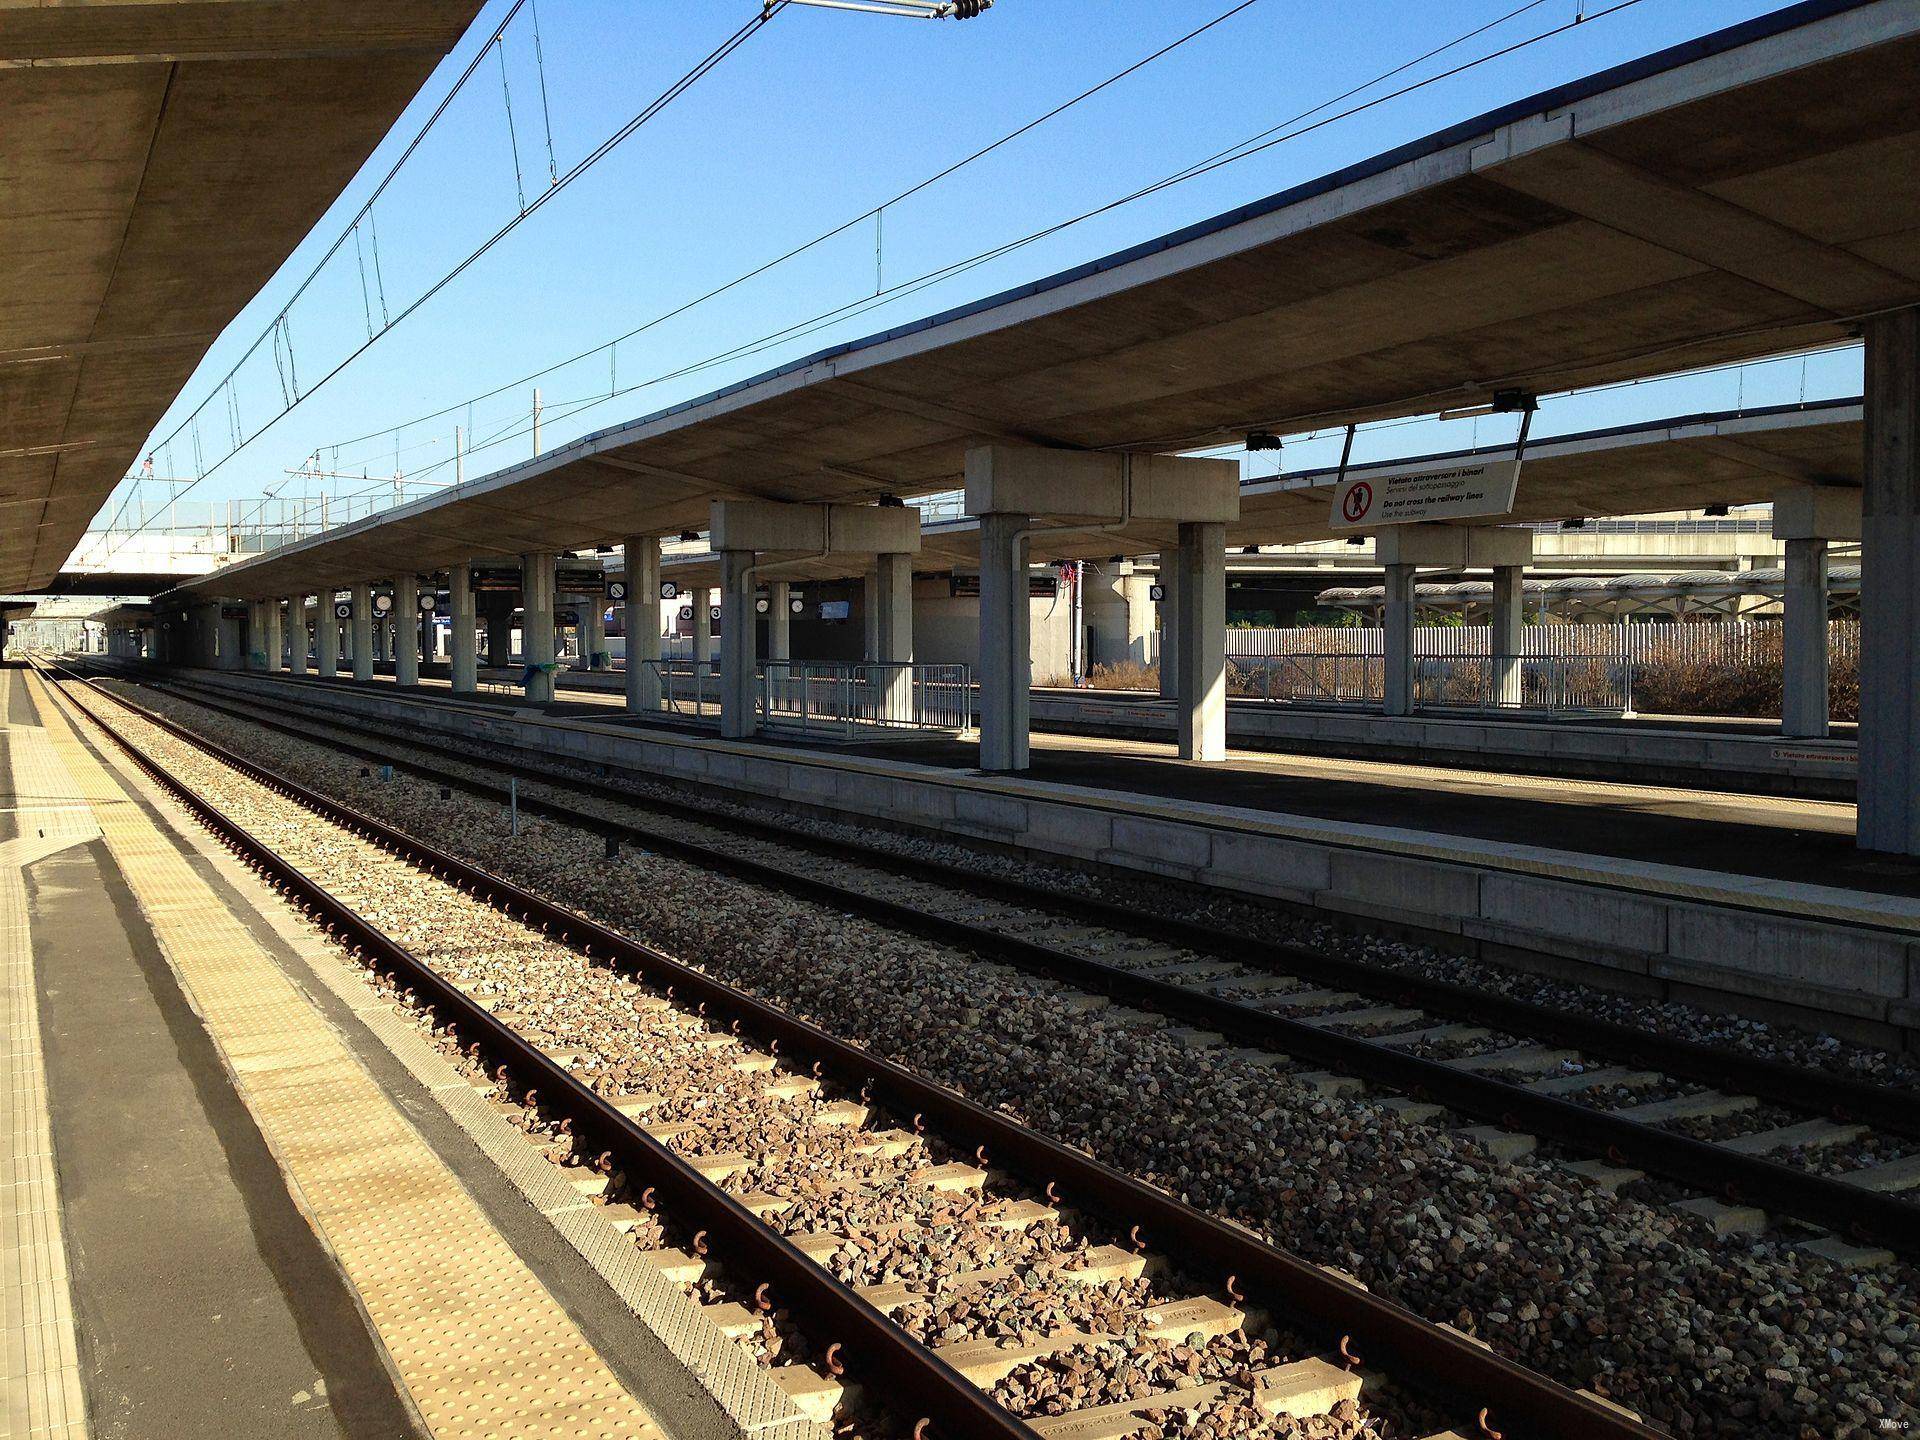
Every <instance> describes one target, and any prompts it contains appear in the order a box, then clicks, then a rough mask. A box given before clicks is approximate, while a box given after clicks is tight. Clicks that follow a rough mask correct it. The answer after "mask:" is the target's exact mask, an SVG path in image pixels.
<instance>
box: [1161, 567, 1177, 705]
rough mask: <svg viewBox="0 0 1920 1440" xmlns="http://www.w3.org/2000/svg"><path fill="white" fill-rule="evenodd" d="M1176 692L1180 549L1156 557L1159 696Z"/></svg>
mask: <svg viewBox="0 0 1920 1440" xmlns="http://www.w3.org/2000/svg"><path fill="white" fill-rule="evenodd" d="M1179 696H1180V552H1179V551H1177V550H1169V551H1167V552H1166V553H1165V554H1163V555H1162V556H1161V557H1160V698H1161V699H1163V700H1176V699H1178V698H1179Z"/></svg>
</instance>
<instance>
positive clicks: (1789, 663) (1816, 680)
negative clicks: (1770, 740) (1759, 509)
mask: <svg viewBox="0 0 1920 1440" xmlns="http://www.w3.org/2000/svg"><path fill="white" fill-rule="evenodd" d="M1783 608H1784V623H1783V624H1782V627H1781V628H1782V630H1783V632H1784V634H1783V636H1782V639H1783V650H1784V654H1783V657H1782V658H1783V662H1784V663H1783V673H1782V674H1781V677H1780V679H1781V687H1780V732H1781V733H1782V734H1783V735H1791V736H1794V737H1795V738H1797V739H1802V740H1821V739H1825V738H1826V734H1827V718H1828V717H1827V542H1826V541H1825V540H1789V541H1787V585H1786V594H1785V597H1784V605H1783Z"/></svg>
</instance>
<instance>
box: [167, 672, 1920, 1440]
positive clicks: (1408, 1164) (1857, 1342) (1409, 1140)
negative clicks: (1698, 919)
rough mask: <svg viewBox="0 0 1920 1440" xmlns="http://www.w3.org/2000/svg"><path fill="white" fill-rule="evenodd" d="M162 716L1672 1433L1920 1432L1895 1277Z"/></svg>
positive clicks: (845, 925) (565, 838)
mask: <svg viewBox="0 0 1920 1440" xmlns="http://www.w3.org/2000/svg"><path fill="white" fill-rule="evenodd" d="M176 705H177V702H174V704H171V705H168V706H167V707H166V708H170V709H171V708H175V706H176ZM178 713H180V716H181V718H183V719H189V718H190V719H192V720H193V721H194V723H195V724H196V726H197V727H198V728H203V729H204V730H205V731H206V732H207V733H209V734H211V735H213V736H214V737H215V738H221V739H225V740H228V741H231V742H234V743H235V744H236V746H237V747H238V748H242V749H245V750H246V751H247V752H248V753H251V754H255V755H259V756H260V757H261V758H262V759H263V760H265V761H266V762H267V763H270V764H272V765H275V766H276V767H278V768H282V769H285V770H287V771H289V772H290V773H292V774H294V775H296V776H298V777H300V778H302V779H305V780H307V781H309V782H310V783H315V784H317V785H319V786H320V787H321V788H323V789H327V790H330V791H332V792H333V793H336V794H340V795H342V796H343V797H344V798H347V799H349V800H350V801H351V802H352V803H354V804H356V805H359V806H361V807H363V808H366V809H368V810H370V811H372V812H374V813H377V814H380V815H382V816H383V818H388V819H390V820H392V821H394V822H395V823H400V824H403V825H405V826H407V827H408V828H412V829H414V830H416V831H417V832H418V833H422V834H428V835H432V836H433V837H435V839H436V840H437V841H438V842H439V843H442V844H448V845H451V846H452V847H453V848H456V849H458V850H460V851H461V852H462V853H464V854H466V855H468V856H469V857H470V858H472V859H474V860H475V861H476V862H477V863H480V864H482V865H485V866H487V867H488V868H490V869H493V870H495V871H496V872H497V873H501V874H504V875H506V876H508V877H509V878H512V879H514V880H516V881H518V882H520V883H522V884H527V885H529V886H532V887H534V888H539V889H543V890H546V891H547V892H548V893H555V894H562V895H564V896H566V897H567V899H568V900H569V902H570V903H573V904H575V905H577V906H579V907H581V908H582V909H583V910H585V911H586V912H588V913H591V914H594V915H596V916H597V917H598V918H601V919H603V920H605V921H607V922H608V923H612V924H615V925H617V926H619V927H620V928H623V929H625V930H627V931H628V932H629V933H632V934H635V935H637V936H640V937H642V938H644V939H646V940H647V941H649V942H650V943H653V944H656V945H659V946H661V947H662V948H664V949H667V950H669V951H671V952H673V953H675V954H677V955H679V956H680V957H681V958H683V959H686V960H688V961H690V962H692V963H698V964H700V965H702V966H703V967H705V968H706V969H708V970H709V971H710V972H712V973H714V974H716V975H718V976H720V977H722V978H725V979H727V980H730V981H732V982H734V983H737V984H740V985H742V986H743V988H747V989H750V990H752V991H754V992H756V993H758V994H761V995H762V996H764V997H766V998H768V999H769V1000H772V1001H774V1002H775V1003H779V1004H782V1005H784V1006H786V1007H787V1008H789V1009H791V1010H794V1011H795V1012H797V1013H800V1014H803V1015H805V1016H807V1017H808V1018H810V1019H813V1020H815V1021H816V1022H817V1023H821V1024H824V1025H826V1026H828V1027H829V1028H831V1029H833V1030H835V1031H836V1033H839V1034H841V1035H842V1036H844V1037H846V1038H848V1039H851V1040H853V1041H855V1042H856V1043H860V1044H863V1045H866V1046H868V1047H870V1048H872V1049H874V1050H875V1051H876V1052H878V1053H882V1054H885V1055H888V1056H889V1057H891V1058H894V1059H897V1060H899V1061H901V1062H903V1063H907V1064H910V1065H912V1066H914V1067H915V1068H916V1069H918V1070H920V1071H922V1072H923V1073H925V1074H928V1075H929V1076H930V1077H932V1078H935V1079H938V1080H941V1081H943V1082H944V1083H947V1084H950V1085H953V1086H955V1087H956V1088H958V1089H961V1090H963V1091H965V1092H966V1093H968V1094H970V1095H972V1096H973V1097H974V1098H975V1099H977V1100H980V1101H981V1102H982V1103H986V1104H989V1105H996V1106H999V1107H1001V1108H1003V1109H1005V1110H1007V1111H1008V1112H1010V1113H1013V1114H1016V1115H1019V1116H1021V1117H1022V1118H1024V1119H1026V1120H1028V1121H1029V1122H1030V1123H1033V1124H1035V1125H1036V1126H1038V1127H1039V1128H1041V1129H1043V1130H1046V1131H1048V1132H1050V1133H1053V1134H1055V1135H1057V1136H1059V1137H1061V1138H1062V1139H1064V1140H1066V1141H1068V1142H1069V1143H1073V1144H1077V1145H1080V1146H1082V1147H1084V1148H1086V1149H1088V1150H1090V1151H1091V1152H1092V1153H1094V1154H1096V1155H1098V1156H1099V1157H1100V1158H1102V1159H1104V1160H1106V1161H1108V1162H1109V1163H1111V1164H1115V1165H1118V1166H1120V1167H1122V1168H1125V1169H1129V1170H1131V1171H1133V1172H1134V1173H1136V1174H1139V1175H1141V1176H1143V1177H1144V1178H1147V1179H1149V1180H1152V1181H1155V1182H1156V1183H1160V1184H1163V1185H1165V1186H1166V1187H1167V1188H1169V1189H1172V1190H1174V1191H1175V1192H1176V1193H1180V1194H1182V1195H1183V1196H1184V1197H1185V1198H1187V1199H1188V1200H1189V1201H1191V1202H1192V1203H1195V1204H1199V1205H1202V1206H1205V1207H1207V1208H1210V1209H1213V1210H1214V1211H1216V1212H1217V1213H1220V1214H1223V1215H1226V1216H1229V1217H1230V1218H1233V1219H1236V1220H1239V1221H1240V1222H1241V1223H1244V1224H1247V1225H1249V1226H1251V1227H1252V1228H1254V1229H1256V1230H1258V1231H1261V1232H1263V1233H1266V1234H1269V1235H1271V1236H1273V1237H1274V1238H1275V1239H1276V1240H1277V1241H1279V1242H1280V1243H1282V1244H1285V1245H1287V1246H1289V1247H1291V1248H1293V1249H1295V1250H1298V1251H1300V1252H1302V1253H1304V1254H1306V1255H1307V1256H1309V1257H1310V1258H1312V1259H1315V1260H1318V1261H1320V1262H1322V1263H1326V1264H1331V1265H1335V1266H1338V1267H1339V1268H1342V1269H1345V1270H1347V1271H1349V1272H1351V1273H1353V1274H1355V1275H1357V1276H1359V1277H1360V1278H1361V1279H1362V1280H1363V1281H1365V1282H1366V1283H1367V1284H1368V1285H1369V1286H1370V1287H1372V1288H1373V1289H1374V1290H1375V1291H1377V1292H1379V1293H1382V1294H1385V1295H1388V1296H1390V1297H1392V1298H1394V1299H1396V1300H1399V1301H1400V1302H1401V1303H1404V1304H1407V1305H1410V1306H1412V1307H1413V1308H1415V1309H1417V1310H1420V1311H1422V1312H1423V1313H1426V1314H1428V1315H1430V1316H1432V1317H1433V1318H1435V1319H1441V1320H1446V1321H1449V1322H1450V1323H1454V1324H1456V1325H1458V1326H1459V1327H1460V1328H1461V1329H1463V1330H1465V1331H1467V1332H1468V1333H1471V1334H1475V1335H1478V1336H1480V1337H1482V1338H1484V1339H1486V1340H1487V1341H1488V1342H1489V1343H1491V1344H1493V1345H1494V1346H1495V1347H1496V1348H1497V1349H1499V1350H1501V1351H1502V1352H1504V1353H1507V1354H1510V1355H1514V1356H1516V1357H1518V1358H1520V1359H1521V1360H1523V1361H1524V1362H1525V1363H1529V1364H1532V1365H1535V1366H1537V1367H1539V1368H1542V1369H1544V1370H1547V1371H1549V1372H1550V1373H1554V1374H1556V1375H1559V1376H1560V1377H1561V1378H1563V1379H1566V1380H1569V1381H1572V1382H1575V1383H1586V1384H1592V1385H1593V1386H1594V1387H1595V1388H1598V1389H1601V1390H1603V1391H1604V1392H1605V1393H1607V1394H1609V1395H1611V1396H1613V1397H1614V1398H1616V1399H1618V1400H1619V1401H1620V1402H1621V1403H1623V1404H1626V1405H1629V1406H1631V1407H1633V1408H1635V1409H1637V1410H1640V1411H1642V1412H1644V1413H1646V1414H1648V1415H1649V1416H1650V1417H1652V1418H1653V1419H1655V1420H1657V1421H1658V1422H1660V1423H1662V1424H1664V1425H1665V1426H1667V1427H1668V1428H1670V1429H1672V1430H1673V1431H1675V1432H1677V1433H1681V1434H1687V1435H1725V1436H1735V1435H1738V1436H1793V1437H1799V1436H1815V1435H1818V1436H1822V1437H1825V1436H1849V1437H1852V1436H1865V1435H1869V1434H1879V1433H1885V1430H1884V1429H1883V1428H1882V1426H1881V1423H1880V1422H1881V1421H1883V1420H1893V1421H1896V1422H1897V1421H1907V1420H1912V1419H1916V1418H1920V1410H1917V1409H1916V1407H1915V1404H1914V1400H1913V1395H1914V1385H1913V1381H1914V1375H1915V1370H1916V1367H1920V1328H1917V1327H1916V1321H1915V1313H1916V1307H1915V1294H1916V1289H1915V1283H1916V1279H1917V1278H1920V1277H1916V1274H1915V1272H1914V1270H1913V1268H1912V1267H1911V1266H1909V1265H1898V1266H1894V1267H1890V1268H1888V1269H1885V1270H1880V1271H1874V1272H1868V1273H1862V1274H1846V1273H1843V1272H1840V1271H1838V1270H1836V1269H1834V1268H1832V1267H1829V1266H1827V1265H1825V1264H1823V1263H1821V1262H1819V1261H1816V1260H1813V1259H1810V1258H1808V1257H1804V1256H1802V1255H1800V1254H1798V1253H1797V1252H1794V1251H1792V1250H1790V1249H1787V1248H1785V1247H1783V1246H1780V1245H1776V1244H1772V1243H1769V1242H1765V1241H1763V1242H1761V1243H1759V1244H1757V1245H1752V1246H1748V1245H1746V1244H1744V1243H1737V1244H1736V1243H1721V1242H1714V1241H1712V1240H1711V1239H1709V1238H1708V1237H1706V1236H1705V1234H1704V1227H1702V1226H1700V1225H1698V1224H1697V1223H1695V1222H1693V1221H1691V1220H1689V1219H1687V1218H1686V1217H1684V1216H1680V1215H1677V1214H1675V1213H1673V1212H1671V1211H1668V1210H1665V1209H1661V1208H1655V1207H1649V1206H1646V1205H1643V1204H1639V1203H1636V1202H1635V1201H1634V1200H1632V1199H1631V1198H1630V1197H1613V1196H1608V1195H1605V1194H1603V1193H1600V1192H1598V1191H1596V1190H1595V1189H1593V1188H1592V1187H1590V1186H1586V1185H1584V1184H1581V1183H1579V1182H1578V1181H1575V1180H1572V1179H1571V1178H1570V1177H1566V1176H1563V1175H1561V1174H1558V1173H1557V1172H1556V1171H1555V1170H1553V1169H1552V1168H1551V1167H1549V1166H1545V1165H1536V1164H1529V1163H1527V1162H1525V1161H1520V1162H1515V1163H1499V1162H1494V1161H1492V1160H1491V1159H1490V1158H1489V1157H1487V1156H1486V1155H1485V1154H1484V1153H1483V1152H1482V1151H1480V1150H1479V1149H1478V1147H1476V1146H1474V1145H1472V1144H1471V1143H1470V1142H1466V1141H1463V1140H1459V1139H1457V1138H1456V1137H1454V1136H1453V1135H1451V1134H1450V1133H1448V1132H1446V1131H1444V1130H1439V1129H1434V1128H1431V1127H1428V1126H1424V1125H1417V1124H1409V1123H1406V1122H1404V1121H1402V1120H1401V1119H1399V1117H1397V1116H1395V1115H1393V1114H1392V1113H1391V1112H1388V1111H1385V1110H1383V1109H1382V1108H1380V1107H1379V1106H1378V1105H1375V1104H1371V1103H1369V1102H1367V1101H1365V1100H1342V1099H1334V1098H1328V1097H1323V1096H1320V1095H1318V1094H1317V1093H1314V1092H1312V1091H1310V1090H1306V1089H1303V1088H1301V1087H1298V1086H1295V1085H1293V1084H1291V1083H1290V1082H1289V1081H1288V1080H1287V1079H1286V1078H1285V1077H1284V1076H1277V1075H1276V1074H1275V1073H1274V1071H1273V1070H1271V1069H1270V1068H1267V1067H1264V1066H1261V1065H1258V1064H1253V1063H1248V1062H1246V1061H1244V1060H1241V1059H1239V1058H1237V1057H1235V1056H1233V1055H1230V1054H1223V1053H1217V1052H1216V1053H1208V1052H1204V1051H1201V1052H1195V1051H1191V1050H1188V1049H1185V1048H1183V1047H1181V1046H1180V1045H1179V1044H1178V1043H1176V1042H1173V1041H1171V1040H1169V1039H1168V1038H1167V1037H1165V1036H1163V1035H1161V1034H1159V1033H1158V1032H1157V1029H1156V1028H1155V1027H1151V1026H1139V1025H1127V1024H1122V1023H1117V1020H1118V1016H1117V1015H1112V1014H1109V1013H1108V1012H1105V1011H1097V1010H1096V1011H1091V1012H1085V1013H1077V1014H1076V1013H1074V1012H1073V1011H1072V1010H1070V1009H1068V1008H1066V1007H1064V1006H1062V1005H1061V1004H1060V999H1061V996H1060V991H1059V987H1057V986H1053V985H1050V984H1048V983H1045V982H1042V981H1038V980H1036V979H1034V978H1033V977H1030V976H1025V975H1022V974H1019V973H1017V972H1012V971H1009V970H1006V969H1004V968H1002V967H998V966H994V965H991V964H989V963H987V962H983V961H980V960H977V959H974V958H972V957H969V956H964V955H959V954H956V953H954V952H952V951H948V950H944V949H942V948H941V947H938V946H934V945H930V944H927V943H925V942H921V941H917V940H913V939H911V938H907V937H902V936H900V935H898V934H897V933H894V932H889V931H887V930H885V929H884V928H883V927H879V926H876V925H873V924H871V923H869V922H864V921H861V920H859V919H856V918H854V917H850V916H846V915H841V914H837V913H834V912H831V911H828V910H824V909H821V908H820V907H814V906H807V905H804V904H801V903H799V902H795V901H792V900H790V899H787V898H785V897H782V896H778V895H774V894H770V893H769V892H767V891H764V890H758V889H755V888H753V887H751V886H745V885H741V884H737V883H735V882H731V881H728V880H726V879H724V878H723V877H718V876H715V875H713V874H710V873H705V872H702V871H700V870H698V869H697V868H696V867H693V866H690V865H685V864H682V863H681V862H677V861H674V860H672V859H669V858H667V857H664V856H658V855H637V854H632V853H629V854H628V855H627V856H626V859H625V862H624V864H622V865H621V866H618V867H614V866H608V865H606V864H605V862H604V861H603V860H602V859H601V855H600V842H599V840H598V837H595V836H592V835H587V834H584V833H582V832H578V831H574V830H571V829H570V828H567V827H560V826H548V825H541V824H538V823H536V824H533V825H523V834H522V836H521V837H520V839H519V840H518V841H510V840H509V839H508V838H507V837H506V835H505V830H504V826H503V825H502V824H501V823H500V817H499V811H498V807H497V806H492V805H487V804H482V803H480V802H477V801H473V800H468V799H465V798H462V797H460V796H458V795H456V796H454V797H453V798H451V799H449V800H444V801H443V800H439V799H438V798H437V795H436V793H435V791H434V790H433V788H432V787H428V786H424V785H418V784H413V783H411V782H408V781H406V780H405V778H404V777H401V778H399V779H396V780H394V781H392V782H387V783H384V784H383V783H380V782H378V781H372V780H368V779H365V778H362V777H360V776H359V774H358V771H359V768H360V767H359V765H358V763H357V762H350V761H347V760H345V759H343V758H341V757H338V756H336V755H329V754H327V753H325V752H322V751H320V750H317V749H315V748H314V747H312V746H308V745H305V744H302V743H300V742H296V741H292V740H289V739H287V738H285V737H281V736H277V735H273V734H271V733H267V732H262V731H260V730H258V729H257V728H255V727H251V726H246V725H244V723H243V722H238V721H235V720H231V719H229V718H227V717H224V716H218V715H209V714H206V713H204V712H201V713H197V714H190V713H188V712H185V711H184V709H182V710H181V711H179V712H178ZM915 843H917V842H915ZM636 872H638V873H636ZM1074 878H1075V880H1076V881H1077V880H1080V879H1083V878H1084V877H1074ZM1134 898H1136V899H1137V898H1138V895H1137V893H1136V895H1135V897H1134ZM1268 918H1269V920H1271V918H1272V917H1270V916H1269V917H1268ZM1449 963H1454V964H1457V963H1458V962H1454V961H1451V960H1450V961H1449ZM1112 1008H1113V1010H1114V1011H1116V1012H1117V1011H1119V1010H1120V1009H1121V1007H1112ZM1772 1053H1776V1054H1778V1053H1779V1052H1777V1051H1776V1052H1772ZM1789 1058H1791V1057H1789ZM1835 1068H1839V1067H1838V1066H1837V1065H1836V1067H1835ZM1861 1073H1873V1072H1872V1071H1869V1070H1863V1071H1862V1072H1861ZM1175 1433H1187V1432H1175Z"/></svg>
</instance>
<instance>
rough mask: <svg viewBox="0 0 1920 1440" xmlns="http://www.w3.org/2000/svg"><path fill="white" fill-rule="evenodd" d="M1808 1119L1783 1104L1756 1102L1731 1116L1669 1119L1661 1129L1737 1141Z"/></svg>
mask: <svg viewBox="0 0 1920 1440" xmlns="http://www.w3.org/2000/svg"><path fill="white" fill-rule="evenodd" d="M1805 1118H1806V1117H1805V1116H1804V1115H1801V1114H1798V1113H1796V1112H1795V1111H1792V1110H1788V1109H1786V1108H1785V1107H1783V1106H1779V1105H1755V1106H1754V1107H1752V1108H1751V1109H1748V1110H1735V1111H1734V1112H1733V1113H1732V1114H1731V1115H1689V1116H1687V1117H1686V1118H1685V1119H1681V1120H1669V1121H1668V1122H1667V1123H1666V1124H1665V1125H1662V1126H1661V1127H1660V1128H1661V1129H1663V1130H1671V1131H1673V1132H1674V1133H1675V1134H1678V1135H1688V1136H1691V1137H1692V1138H1693V1139H1695V1140H1737V1139H1739V1138H1740V1137H1741V1136H1742V1135H1758V1134H1759V1133H1760V1132H1761V1131H1762V1130H1778V1129H1779V1128H1780V1127H1781V1126H1783V1125H1792V1124H1795V1123H1797V1122H1798V1121H1801V1120H1804V1119H1805ZM1774 1158H1776V1159H1777V1158H1779V1157H1778V1156H1776V1157H1774Z"/></svg>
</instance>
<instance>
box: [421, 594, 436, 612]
mask: <svg viewBox="0 0 1920 1440" xmlns="http://www.w3.org/2000/svg"><path fill="white" fill-rule="evenodd" d="M439 603H440V598H439V597H438V596H437V595H435V594H434V593H433V592H432V591H428V592H427V593H426V594H424V595H422V596H421V597H420V613H421V614H422V615H431V614H432V613H433V610H434V607H435V606H436V605H438V604H439Z"/></svg>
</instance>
